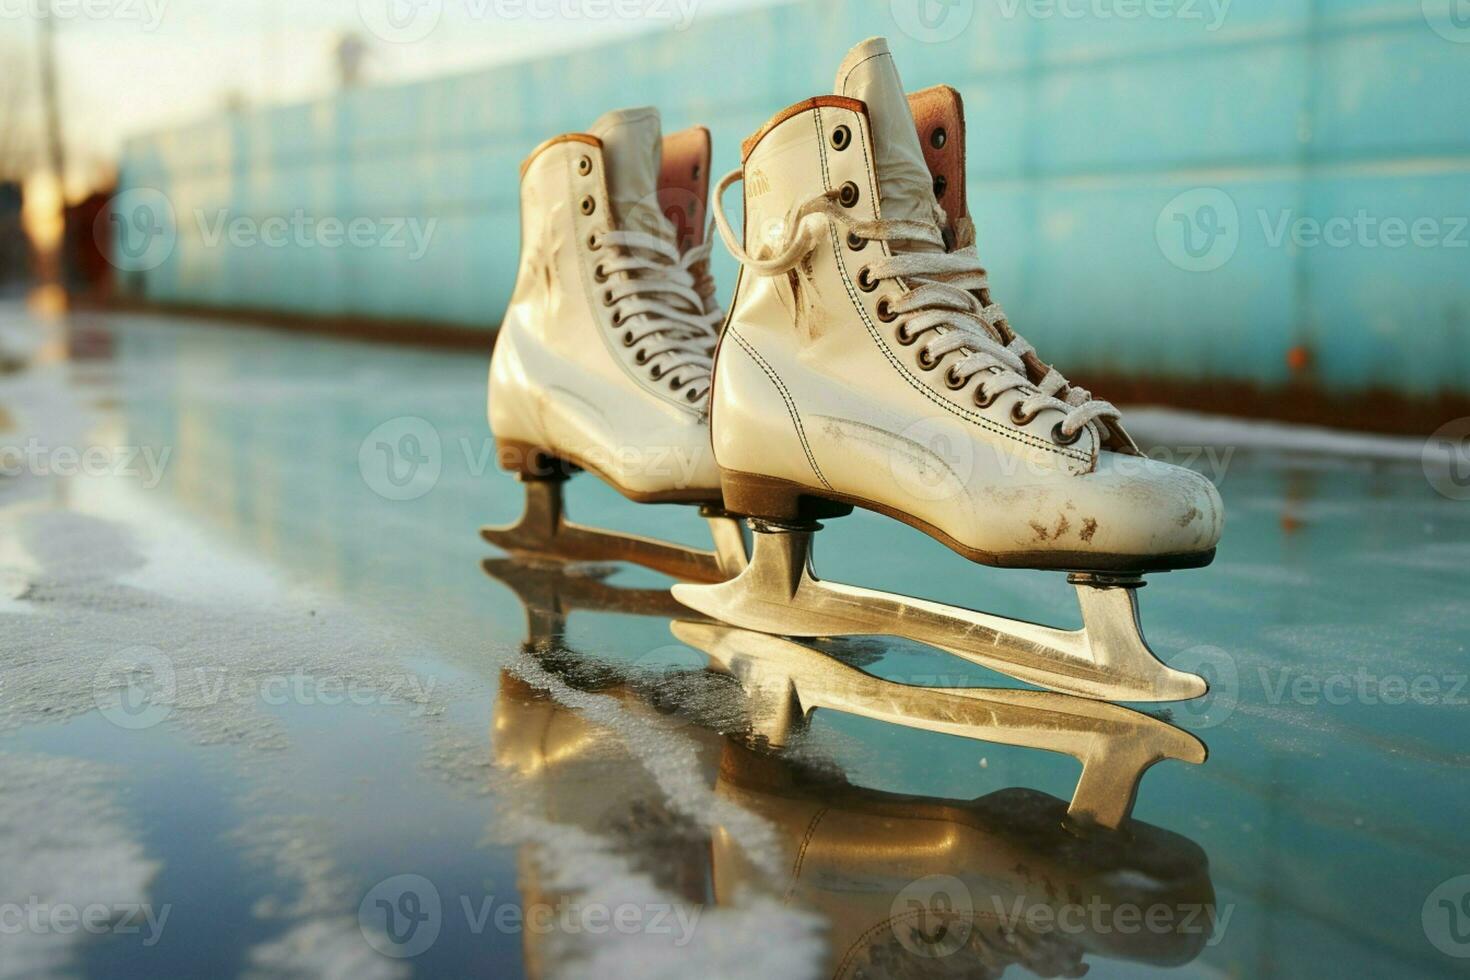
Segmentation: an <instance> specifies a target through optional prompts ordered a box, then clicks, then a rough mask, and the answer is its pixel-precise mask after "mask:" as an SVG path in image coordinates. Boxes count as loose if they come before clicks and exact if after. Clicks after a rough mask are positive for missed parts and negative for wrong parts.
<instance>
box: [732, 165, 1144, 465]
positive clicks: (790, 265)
mask: <svg viewBox="0 0 1470 980" xmlns="http://www.w3.org/2000/svg"><path fill="white" fill-rule="evenodd" d="M743 177H744V173H743V171H741V170H733V171H731V172H730V173H728V174H726V175H725V176H724V177H723V178H722V179H721V180H720V183H719V185H718V186H717V187H716V188H715V195H714V206H713V211H714V217H715V222H716V223H717V224H718V225H719V229H720V237H722V238H723V239H724V240H725V245H726V247H727V248H729V249H730V254H731V255H733V256H735V258H736V260H737V261H739V262H740V263H741V264H742V265H744V266H745V268H747V269H749V270H750V271H751V272H754V273H757V274H759V275H763V276H775V275H784V274H785V273H787V272H789V271H790V270H792V269H794V268H796V266H797V265H798V264H799V263H800V262H801V261H802V260H803V259H804V258H805V257H806V256H807V255H808V254H810V253H811V251H812V249H814V248H815V247H816V245H817V243H818V242H819V241H820V240H821V238H822V237H823V236H826V235H829V234H830V229H829V224H828V222H829V220H830V221H831V222H834V223H835V224H836V225H837V227H838V228H839V229H841V230H845V231H846V232H848V233H849V234H851V235H855V236H857V237H858V238H861V239H864V240H867V241H884V242H902V243H905V244H907V245H910V246H911V245H913V244H919V245H927V246H931V247H932V248H933V251H899V252H897V253H896V254H893V255H890V256H884V255H882V254H881V253H879V255H878V256H876V257H875V258H873V259H870V260H869V261H868V262H867V264H866V265H867V271H868V275H869V277H870V278H871V279H872V280H878V281H881V280H885V279H891V280H899V279H902V280H904V281H905V282H906V283H907V284H908V286H909V288H908V290H907V291H905V292H903V293H901V294H899V295H897V296H893V297H891V298H889V299H888V303H887V307H888V310H889V311H890V312H891V313H892V314H893V315H894V316H895V321H894V322H895V323H896V324H897V330H898V336H899V341H900V343H904V344H910V343H915V342H917V341H918V340H919V339H920V338H921V337H922V336H923V335H924V334H930V336H929V337H928V339H927V341H926V343H925V344H924V346H923V347H922V348H921V349H920V352H921V355H922V356H923V358H924V359H925V360H926V361H928V362H930V363H936V364H937V363H938V361H939V360H940V359H941V358H943V357H944V356H945V355H946V354H951V353H955V352H958V353H959V354H960V357H959V358H958V359H957V360H954V361H952V362H951V363H950V365H949V368H948V374H949V375H950V377H951V378H952V379H954V381H955V383H956V384H955V386H956V387H963V384H964V383H967V382H968V381H969V380H970V378H972V377H974V376H975V375H976V374H980V373H982V372H984V373H986V374H987V375H988V376H987V377H985V378H983V379H982V380H981V381H980V384H979V386H978V398H979V399H981V400H983V402H984V403H985V404H990V403H991V402H993V401H994V400H995V399H996V398H998V397H999V396H1000V395H1002V394H1003V393H1005V392H1007V391H1011V390H1017V391H1021V392H1022V393H1024V394H1025V395H1026V397H1025V398H1024V399H1023V400H1022V401H1021V402H1020V403H1019V405H1018V408H1019V410H1020V411H1021V412H1022V413H1023V415H1024V416H1025V417H1026V418H1027V419H1030V418H1034V417H1035V415H1036V414H1037V413H1038V412H1041V411H1043V410H1044V409H1055V410H1057V411H1060V412H1062V413H1063V418H1062V421H1061V423H1060V426H1059V428H1058V432H1059V433H1060V435H1061V436H1062V437H1064V438H1065V439H1067V440H1071V439H1073V438H1075V436H1076V435H1077V433H1078V431H1079V430H1080V429H1081V428H1082V427H1083V426H1084V425H1086V424H1087V423H1088V422H1090V421H1093V420H1094V419H1113V420H1117V419H1118V418H1119V412H1118V410H1117V409H1116V408H1114V407H1113V406H1112V405H1111V404H1110V403H1108V402H1105V401H1102V400H1100V399H1096V398H1093V397H1092V394H1091V393H1090V392H1088V391H1086V390H1085V389H1082V388H1079V387H1076V386H1075V385H1072V384H1070V383H1069V382H1068V381H1067V379H1066V378H1065V377H1063V376H1062V375H1061V373H1060V372H1058V371H1057V370H1055V369H1053V368H1048V370H1047V372H1046V375H1045V376H1044V377H1043V378H1042V379H1041V380H1040V381H1039V382H1032V381H1031V379H1030V378H1029V377H1028V376H1027V373H1026V364H1025V362H1024V361H1023V360H1022V359H1023V358H1024V357H1026V356H1027V355H1028V354H1031V353H1033V348H1032V347H1031V345H1030V344H1028V343H1027V342H1026V340H1025V339H1024V338H1023V337H1021V336H1020V335H1019V334H1016V333H1015V331H1014V330H1013V329H1011V328H1010V324H1009V322H1006V328H1007V330H1008V331H1009V332H1010V333H1011V334H1012V335H1013V339H1012V340H1011V341H1010V342H1009V343H1005V342H1003V341H1002V339H1001V338H1002V336H1003V334H1002V333H1001V331H1000V329H999V328H998V327H997V324H999V323H1001V322H1003V321H1006V315H1005V311H1004V310H1002V309H1001V308H1000V304H998V303H990V304H988V305H987V304H983V303H982V302H981V301H980V299H979V291H980V290H982V289H988V288H989V278H988V276H987V275H986V272H985V267H984V266H982V265H981V264H980V258H979V255H978V254H977V253H976V251H975V247H974V246H973V245H971V246H967V247H965V248H963V249H957V250H955V251H953V252H946V251H945V250H944V239H943V237H942V236H941V234H940V232H939V228H940V226H942V225H943V224H944V220H945V219H944V212H943V211H942V209H940V208H939V207H938V206H937V205H936V206H935V216H934V217H935V221H934V223H933V224H931V223H929V222H925V221H907V220H898V219H888V220H878V221H857V220H854V218H853V217H852V215H851V213H850V212H848V210H847V209H846V208H844V207H843V206H842V205H841V204H840V203H838V200H837V191H828V192H824V193H820V194H817V195H815V196H813V197H812V198H810V199H809V200H807V201H805V202H803V203H802V204H801V205H799V206H798V207H797V208H796V209H795V210H794V211H792V212H791V214H790V215H788V217H787V219H786V221H785V225H784V236H783V240H782V241H781V242H780V243H779V244H778V245H777V246H775V247H774V248H773V249H771V251H772V252H773V253H774V254H771V255H768V256H763V257H759V258H757V257H752V256H750V255H747V254H746V252H745V250H744V249H743V248H742V247H741V245H740V243H739V242H737V241H736V239H735V233H734V231H732V230H731V228H730V222H729V220H728V219H727V218H726V217H725V209H724V206H723V197H724V193H725V190H726V189H727V188H728V187H729V186H730V185H731V184H733V183H735V181H737V180H740V179H743ZM1059 396H1060V397H1059Z"/></svg>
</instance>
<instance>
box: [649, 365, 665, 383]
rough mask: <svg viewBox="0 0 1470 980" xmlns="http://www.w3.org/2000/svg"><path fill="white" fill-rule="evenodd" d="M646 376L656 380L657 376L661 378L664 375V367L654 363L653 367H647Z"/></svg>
mask: <svg viewBox="0 0 1470 980" xmlns="http://www.w3.org/2000/svg"><path fill="white" fill-rule="evenodd" d="M648 376H649V377H651V378H652V379H653V380H655V381H657V380H658V379H659V378H662V377H663V376H664V369H663V368H661V367H659V366H658V365H657V364H655V365H654V366H653V367H651V368H649V369H648Z"/></svg>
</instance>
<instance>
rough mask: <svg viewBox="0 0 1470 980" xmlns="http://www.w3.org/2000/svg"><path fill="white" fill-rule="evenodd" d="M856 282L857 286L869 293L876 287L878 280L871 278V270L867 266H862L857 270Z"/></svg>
mask: <svg viewBox="0 0 1470 980" xmlns="http://www.w3.org/2000/svg"><path fill="white" fill-rule="evenodd" d="M857 284H858V288H859V289H861V290H862V291H863V292H865V293H871V292H872V291H873V290H875V289H877V288H878V280H876V279H874V278H873V273H872V270H870V269H869V268H868V267H867V266H863V267H862V268H861V269H859V270H858V280H857Z"/></svg>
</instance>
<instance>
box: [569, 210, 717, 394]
mask: <svg viewBox="0 0 1470 980" xmlns="http://www.w3.org/2000/svg"><path fill="white" fill-rule="evenodd" d="M705 239H706V240H705V242H704V244H703V245H697V246H695V247H693V248H691V249H689V250H688V251H686V252H684V253H683V254H682V255H681V254H680V253H679V250H678V249H677V248H676V247H675V246H674V245H673V244H672V243H671V242H668V241H666V240H665V239H663V238H661V237H659V236H656V235H650V234H648V233H646V232H641V231H610V232H607V233H606V234H605V235H603V236H601V238H600V239H599V240H598V241H597V244H596V247H598V248H603V247H606V248H607V249H608V253H607V254H606V255H605V256H603V257H602V258H601V259H600V260H599V262H598V264H597V278H598V280H599V282H600V283H601V284H602V288H603V294H602V298H603V302H604V303H606V304H607V305H608V306H611V307H612V308H613V322H614V323H615V324H616V325H617V327H618V328H619V330H620V331H622V333H621V336H622V339H623V343H625V344H626V345H628V346H629V347H636V348H638V351H637V356H638V360H639V363H640V364H646V365H649V366H650V367H649V371H650V373H651V375H652V377H653V378H654V380H656V381H667V382H668V384H669V387H670V388H672V389H673V390H675V391H680V390H683V391H684V393H685V394H684V397H685V398H686V399H687V400H688V401H689V402H691V403H698V402H699V401H700V400H701V399H703V398H704V397H705V395H706V394H708V392H709V386H710V373H711V371H712V370H713V368H714V361H713V357H714V347H715V342H716V340H718V339H719V327H720V323H721V321H722V320H724V316H725V314H724V312H723V311H722V310H721V309H720V308H719V307H718V306H717V305H716V304H715V302H714V293H715V289H714V281H713V280H712V279H711V278H710V276H709V271H708V265H707V260H708V259H709V254H710V246H711V245H712V244H713V242H712V241H711V240H710V237H709V236H708V235H706V236H705Z"/></svg>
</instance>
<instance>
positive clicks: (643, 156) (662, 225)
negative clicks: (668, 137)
mask: <svg viewBox="0 0 1470 980" xmlns="http://www.w3.org/2000/svg"><path fill="white" fill-rule="evenodd" d="M588 132H589V133H591V134H592V135H593V136H596V137H597V138H598V139H600V140H602V159H603V162H604V164H605V165H606V167H607V191H608V195H609V197H610V198H611V201H610V203H611V206H612V213H613V219H614V221H616V222H617V227H618V229H620V230H622V231H641V232H644V233H645V234H649V235H654V236H656V237H658V238H663V239H666V240H669V241H672V240H673V229H672V228H671V227H670V225H669V222H668V221H667V220H665V219H664V217H663V215H662V213H661V212H660V211H659V206H658V172H659V156H660V148H661V145H662V133H661V131H660V127H659V118H658V110H657V109H655V108H653V107H652V106H645V107H643V108H639V109H618V110H615V111H613V112H609V113H606V114H605V115H603V116H602V117H601V118H600V119H598V120H597V122H595V123H593V124H592V128H591V129H589V130H588Z"/></svg>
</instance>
